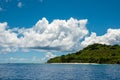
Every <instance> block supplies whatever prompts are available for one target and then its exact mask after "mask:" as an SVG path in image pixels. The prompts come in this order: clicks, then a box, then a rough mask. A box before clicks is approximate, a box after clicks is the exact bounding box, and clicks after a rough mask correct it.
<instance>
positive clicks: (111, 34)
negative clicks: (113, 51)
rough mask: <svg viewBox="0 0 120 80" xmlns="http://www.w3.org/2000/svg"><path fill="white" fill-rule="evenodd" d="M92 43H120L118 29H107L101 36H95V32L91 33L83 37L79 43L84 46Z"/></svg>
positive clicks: (119, 31) (119, 30)
mask: <svg viewBox="0 0 120 80" xmlns="http://www.w3.org/2000/svg"><path fill="white" fill-rule="evenodd" d="M94 43H100V44H107V45H115V44H118V45H120V29H108V30H107V33H106V34H104V35H102V36H97V35H96V33H91V35H90V36H89V37H86V38H85V40H84V41H83V42H82V43H81V45H82V46H84V47H85V46H87V45H90V44H94Z"/></svg>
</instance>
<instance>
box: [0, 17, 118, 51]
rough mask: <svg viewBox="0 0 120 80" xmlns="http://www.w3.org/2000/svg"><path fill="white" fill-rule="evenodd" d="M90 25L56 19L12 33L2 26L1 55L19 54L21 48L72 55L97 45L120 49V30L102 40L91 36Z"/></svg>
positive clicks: (73, 20) (113, 30)
mask: <svg viewBox="0 0 120 80" xmlns="http://www.w3.org/2000/svg"><path fill="white" fill-rule="evenodd" d="M86 24H87V19H83V20H77V19H74V18H70V19H69V20H59V19H55V20H53V21H52V22H51V23H49V21H48V20H47V19H46V18H42V20H39V21H38V22H37V23H36V24H35V25H34V26H33V27H31V28H21V29H19V28H14V29H8V28H7V26H8V25H7V22H4V23H0V53H3V52H12V51H17V50H18V49H19V48H22V50H24V49H26V50H30V49H34V50H42V51H49V52H52V51H63V52H65V51H71V52H72V51H77V50H80V49H82V48H84V47H86V46H87V45H90V44H93V43H101V44H108V45H114V44H119V45H120V36H119V35H120V29H108V30H107V33H106V34H104V35H102V36H97V34H96V33H91V35H90V36H89V35H88V30H87V28H86ZM86 36H87V37H86Z"/></svg>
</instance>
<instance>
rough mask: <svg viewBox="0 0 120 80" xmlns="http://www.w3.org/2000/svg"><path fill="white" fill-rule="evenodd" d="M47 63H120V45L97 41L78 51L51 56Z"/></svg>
mask: <svg viewBox="0 0 120 80" xmlns="http://www.w3.org/2000/svg"><path fill="white" fill-rule="evenodd" d="M47 63H99V64H120V46H119V45H112V46H111V45H105V44H97V43H96V44H93V45H89V46H87V47H86V48H84V49H83V50H80V51H78V52H76V53H70V54H67V55H62V56H59V57H55V58H51V59H49V60H48V61H47Z"/></svg>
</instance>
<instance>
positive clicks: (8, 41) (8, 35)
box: [0, 22, 20, 52]
mask: <svg viewBox="0 0 120 80" xmlns="http://www.w3.org/2000/svg"><path fill="white" fill-rule="evenodd" d="M6 28H7V22H4V23H0V51H1V52H11V51H16V50H17V47H19V42H20V40H19V39H18V38H17V34H16V33H14V32H12V31H11V30H10V29H8V30H6Z"/></svg>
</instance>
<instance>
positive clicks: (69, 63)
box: [46, 63, 119, 65]
mask: <svg viewBox="0 0 120 80" xmlns="http://www.w3.org/2000/svg"><path fill="white" fill-rule="evenodd" d="M46 64H83V65H119V64H106V63H103V64H99V63H46Z"/></svg>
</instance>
